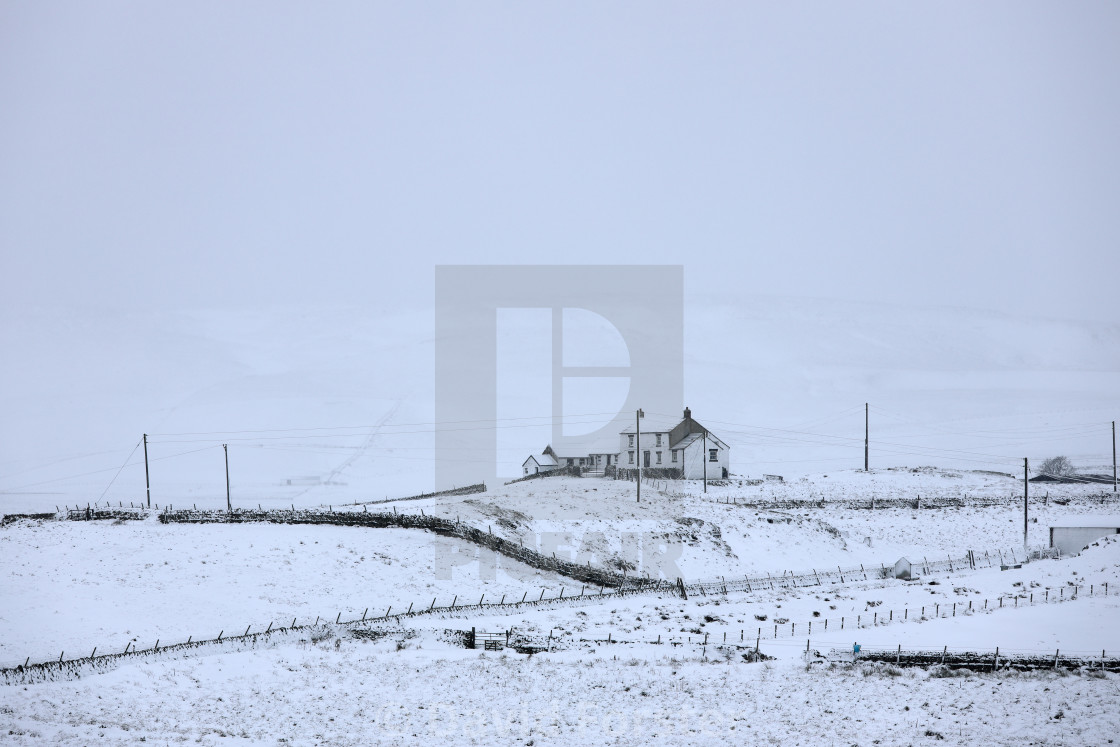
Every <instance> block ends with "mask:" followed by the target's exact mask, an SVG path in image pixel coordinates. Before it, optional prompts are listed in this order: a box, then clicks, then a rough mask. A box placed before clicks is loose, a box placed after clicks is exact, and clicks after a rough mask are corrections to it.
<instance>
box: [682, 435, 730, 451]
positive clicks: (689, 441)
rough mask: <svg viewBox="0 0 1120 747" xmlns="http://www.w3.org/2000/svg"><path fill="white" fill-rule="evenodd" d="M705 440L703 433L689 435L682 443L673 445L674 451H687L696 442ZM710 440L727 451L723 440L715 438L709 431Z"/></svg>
mask: <svg viewBox="0 0 1120 747" xmlns="http://www.w3.org/2000/svg"><path fill="white" fill-rule="evenodd" d="M703 438H704V434H703V433H689V434H688V435H687V436H685V437H684V438H682V439H681V440H680V441H677V442H676V443H675V444H673V448H674V449H686V448H688V447H689V446H691V445H692V444H693V443H694V442H696V441H699V440H701V439H703ZM708 440H709V441H711V442H713V443H715V444H716V445H717V446H722V447H723V448H725V449H726V448H727V444H725V443H724V442H723V441H722V440H721V439H719V438H717V437H716V436H715V434H713V433H712V432H711V431H708Z"/></svg>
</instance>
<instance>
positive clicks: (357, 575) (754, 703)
mask: <svg viewBox="0 0 1120 747" xmlns="http://www.w3.org/2000/svg"><path fill="white" fill-rule="evenodd" d="M954 474H959V475H960V476H959V477H954V478H944V477H940V476H930V474H928V473H926V476H925V478H923V479H927V480H933V479H954V480H956V481H958V482H959V483H960V484H962V485H964V486H965V488H966V489H967V490H968V491H970V494H973V491H975V493H983V492H985V491H987V492H988V493H990V494H993V495H1000V494H1002V493H1003V492H1006V491H1009V490H1010V489H1011V488H1012V486H1013V484H1014V480H1012V479H1010V478H1005V479H1004V480H1003V481H998V480H997V481H996V482H994V483H991V484H989V483H988V482H987V481H988V480H989V479H991V477H990V476H977V475H971V476H970V474H969V473H967V472H966V473H954ZM824 479H825V478H823V477H819V478H811V479H809V480H807V481H806V482H805V483H800V482H797V481H794V482H792V483H789V484H786V485H785V486H784V488H782V490H784V493H783V494H781V495H778V494H774V493H771V494H769V497H771V498H773V499H776V500H783V499H789V498H794V497H797V496H802V495H807V494H810V493H812V492H814V491H816V490H818V489H819V485H820V483H821V482H823V481H824ZM828 479H829V480H832V481H837V480H840V481H841V482H842V483H843V484H845V485H847V486H848V487H847V491H848V492H849V493H853V494H855V493H859V492H860V491H859V489H858V482H859V481H860V480H866V479H875V480H876V483H877V490H879V491H880V495H884V496H886V495H894V494H905V493H908V492H910V491H913V490H915V489H916V488H922V489H926V487H925V485H923V484H920V483H919V482H918V481H917V480H916V475H915V473H912V472H909V471H896V472H893V473H889V474H882V473H880V474H875V473H873V474H872V475H861V474H859V473H848V474H847V475H844V476H842V478H838V477H837V476H836V475H833V476H831V477H829V478H828ZM677 487H678V488H680V487H686V488H688V490H686V491H683V492H696V491H694V490H693V489H694V488H696V487H698V486H681V485H677ZM751 489H755V490H756V489H757V488H753V487H752V488H743V489H742V491H740V492H738V493H735V486H733V485H732V486H726V487H721V488H712V489H710V492H709V494H708V497H707V498H705V497H704V496H703V493H702V491H699V495H692V496H685V497H682V496H681V495H680V492H682V491H679V490H674V491H669V490H666V491H663V492H659V491H657V490H655V489H653V488H652V487H651V488H649V489H648V490H646V491H643V502H642V503H641V504H637V503H636V502H635V501H634V500H633V484H629V483H623V482H615V481H607V480H597V479H577V478H549V479H547V480H539V481H530V482H526V483H518V484H515V485H509V486H504V487H502V488H498V489H495V490H493V491H490V492H487V493H482V494H477V495H471V496H460V497H452V498H433V499H425V500H423V501H407V502H402V503H400V504H398V505H397V508H398V510H401V511H413V512H419V511H420V510H424V511H425V512H427V513H432V512H435V513H438V514H442V515H447V516H457V517H459V518H460V520H461V521H465V522H470V523H473V524H475V525H477V526H487V527H489V528H491V530H492V531H494V532H496V533H497V532H502V533H505V534H507V535H509V536H511V537H512V536H517V537H520V538H522V539H523V541H525V542H527V543H528V542H536V543H537V546H538V548H541V549H546V548H552V549H554V550H555V551H556V552H558V553H569V554H571V555H572V556H573V557H576V558H579V559H581V560H582V559H583V558H584V557H586V558H587V559H588V560H589V561H591V562H592V563H600V562H605V561H609V560H610V559H611V558H622V559H627V558H630V559H632V560H634V561H636V562H637V563H639V565H640V563H641V562H642V561H643V560H648V557H649V556H648V555H643V554H642V553H641V551H640V545H641V543H642V542H644V541H645V539H644V538H646V537H656V538H659V541H660V542H662V543H664V544H674V545H679V547H680V554H679V557H676V556H674V558H673V560H674V562H675V563H676V564H677V565H679V567H680V569H681V570H682V572H683V575H684V576H685V577H686V579H695V578H713V577H719V576H721V575H726V576H732V575H735V574H746V573H766V572H771V573H773V574H775V575H779V574H781V573H782V572H783V571H785V570H796V571H801V570H808V569H810V568H812V567H814V566H825V565H842V566H845V567H850V566H853V565H859V564H860V563H868V564H873V565H878V564H879V562H888V563H889V562H893V560H895V559H896V557H897V555H901V554H905V555H909V556H910V557H920V556H922V555H929V556H930V558H931V560H932V559H933V557H938V556H940V557H944V556H945V555H946V554H951V555H953V556H954V557H959V555H960V554H962V553H963V552H964V551H965V550H968V549H973V550H976V551H978V552H981V553H982V552H983V551H985V550H992V549H995V548H997V547H1002V548H1004V549H1006V550H1010V549H1011V548H1019V549H1021V545H1022V534H1021V532H1022V523H1021V522H1022V515H1021V510H1022V508H1021V503H1017V502H1013V501H1009V503H1008V505H1007V506H1006V507H1003V506H994V507H984V508H975V507H973V508H963V509H921V510H916V509H876V510H874V511H871V510H858V511H852V510H850V509H848V508H845V507H844V506H843V505H842V504H840V503H835V504H834V505H830V504H829V502H828V501H826V502H825V503H824V504H823V506H821V507H814V508H803V509H797V510H793V511H789V510H768V509H765V508H749V509H748V508H746V507H744V506H742V505H737V504H735V503H734V502H732V503H731V504H730V505H729V504H727V503H725V502H724V503H721V502H720V501H721V500H726V498H728V497H731V498H732V500H733V501H734V500H736V499H744V498H745V497H746V496H747V495H748V490H751ZM772 489H773V488H772ZM1098 492H1099V489H1096V490H1094V489H1090V488H1062V489H1059V490H1055V491H1054V496H1053V497H1054V498H1060V500H1062V501H1064V502H1066V505H1057V503H1056V502H1054V501H1051V502H1050V503H1049V504H1045V505H1037V506H1036V505H1034V504H1032V506H1031V511H1032V515H1034V516H1037V517H1038V519H1039V521H1038V523H1037V524H1034V523H1032V524H1031V525H1030V526H1031V532H1032V535H1031V541H1032V543H1033V542H1039V543H1041V542H1043V541H1044V539H1045V533H1046V531H1047V527H1048V526H1049V523H1050V521H1051V519H1056V518H1057V517H1059V516H1068V515H1071V514H1072V515H1076V514H1078V513H1093V514H1100V513H1102V512H1103V511H1107V510H1109V509H1110V508H1111V505H1106V506H1103V507H1102V506H1101V503H1100V500H1099V499H1098V498H1093V497H1089V496H1095V495H1096V494H1097V493H1098ZM1059 494H1060V495H1059ZM758 498H759V496H757V495H756V496H754V498H752V500H757V499H758ZM682 519H687V521H682ZM632 535H633V536H639V537H640V538H642V539H640V540H639V541H638V545H639V547H638V548H637V553H636V554H633V555H631V554H628V553H635V547H634V546H633V545H628V542H629V539H628V538H629V537H631V536H632ZM868 537H869V538H870V544H868V542H867V541H866V539H867V538H868ZM440 542H441V541H440V540H437V539H436V538H435V537H434V535H430V534H428V533H425V532H422V531H412V530H402V529H364V528H356V527H325V526H315V527H309V526H286V525H163V524H159V523H158V522H156V521H154V520H149V521H144V522H109V521H98V522H51V521H44V522H39V521H18V522H15V523H12V524H10V525H7V526H4V527H3V528H2V529H0V543H2V545H0V546H2V547H3V552H0V563H2V564H3V568H2V570H3V575H2V578H3V581H2V583H3V589H2V590H3V597H4V600H5V605H4V610H3V614H2V618H0V647H2V648H0V658H2V659H3V660H4V661H5V662H8V663H9V664H12V663H22V660H23V658H24V657H27V656H30V657H31V658H32V660H43V659H49V658H51V657H56V656H58V654H59V652H61V651H64V650H67V651H81V652H83V653H82V655H88V652H89V651H91V650H92V649H93V647H94V646H98V647H99V650H100V651H115V650H123V649H124V647H125V645H127V644H128V643H129V642H130V641H131V642H132V645H133V646H135V647H138V648H141V649H144V648H150V647H151V646H152V644H153V642H154V639H156V638H159V639H161V640H162V641H163V645H167V644H168V643H174V642H178V641H181V640H184V639H185V638H186V637H187V636H188V635H190V636H193V637H194V638H195V639H196V640H197V639H199V638H213V637H215V636H216V635H217V633H218V632H219V631H226V634H227V635H229V634H231V633H240V632H242V631H243V630H244V628H245V626H247V625H252V626H253V628H254V629H255V630H260V629H263V628H264V627H265V626H266V625H268V624H269V623H272V624H273V625H274V626H284V625H288V624H290V622H291V620H292V618H293V617H294V618H298V621H299V622H300V624H307V623H310V622H312V621H313V620H314V618H316V617H322V618H323V619H324V620H327V621H333V619H334V616H335V615H336V614H337V613H338V612H340V611H344V612H345V613H346V614H345V615H344V619H345V618H347V617H349V618H351V619H353V618H356V617H360V616H361V615H362V613H363V611H364V610H365V609H366V608H369V609H370V610H371V613H370V614H371V616H373V615H375V614H376V615H380V614H382V613H383V612H384V611H385V610H386V609H387V608H388V607H389V606H390V605H392V606H393V607H394V608H396V609H402V608H404V607H406V606H407V605H408V604H410V603H417V604H418V605H427V604H428V603H430V602H431V601H432V599H433V597H435V598H438V599H439V605H441V606H442V605H446V604H448V603H450V601H451V599H452V598H455V597H458V598H459V599H460V604H462V603H463V601H466V602H468V603H473V602H475V601H477V600H478V598H479V597H480V596H481V595H483V594H485V595H486V598H487V599H488V601H496V600H497V599H498V598H500V597H501V596H503V595H509V596H510V597H511V598H513V599H516V598H518V596H520V595H521V594H524V593H526V592H533V596H536V594H537V593H539V591H540V590H541V589H549V590H550V591H549V593H548V596H549V597H551V596H553V595H554V594H555V593H556V589H557V587H558V586H567V587H568V589H569V592H568V593H569V594H571V593H573V592H572V591H571V588H572V585H571V582H570V580H567V581H566V580H565V579H562V578H556V577H548V576H547V575H542V574H540V573H539V572H537V571H536V570H534V569H531V568H528V567H527V566H522V565H520V564H517V563H514V562H512V561H509V560H508V559H506V558H498V559H497V560H496V561H493V560H487V559H485V558H483V559H482V561H481V562H479V561H478V560H475V559H474V556H473V555H464V556H462V557H456V558H455V559H453V560H450V561H449V560H448V558H447V556H446V554H445V553H446V552H447V547H446V546H442V545H441V544H440ZM466 549H467V548H461V550H464V551H465V550H466ZM1105 584H1108V587H1109V588H1110V592H1109V595H1108V596H1105V595H1104V594H1103V593H1102V592H1103V590H1104V585H1105ZM1090 586H1092V592H1090V591H1089V587H1090ZM1075 589H1076V591H1077V593H1076V594H1075ZM1117 591H1120V542H1117V541H1110V540H1102V541H1101V542H1100V543H1099V544H1098V546H1094V547H1090V548H1089V549H1087V550H1086V551H1085V552H1084V553H1082V554H1081V555H1080V556H1077V557H1073V558H1066V559H1062V560H1041V561H1036V562H1032V563H1028V564H1026V565H1024V566H1023V567H1022V568H1018V569H1010V570H1007V571H1001V570H999V567H998V563H997V564H995V567H991V568H989V567H987V565H986V564H982V566H981V567H980V568H979V569H976V570H969V569H967V568H958V569H955V571H954V572H952V573H944V574H931V575H930V576H929V577H924V578H920V579H918V580H916V581H912V582H905V581H898V580H893V579H891V580H884V579H874V578H871V579H870V580H863V579H861V578H857V579H846V580H845V582H844V583H842V584H834V583H826V584H824V585H822V586H808V587H803V588H798V589H790V588H784V589H783V588H776V589H774V590H757V591H754V592H753V593H749V594H746V593H738V594H736V593H732V594H729V595H726V596H724V595H717V596H709V597H703V596H700V597H697V596H693V597H691V598H690V599H688V600H683V599H681V598H679V597H677V596H672V595H668V594H662V595H635V596H629V597H625V598H621V599H619V598H609V599H605V600H602V601H599V600H595V599H590V600H585V601H578V602H572V603H561V604H551V605H550V604H544V605H539V606H534V607H522V608H488V609H485V610H477V609H475V610H456V611H455V612H453V613H447V612H444V613H440V612H437V613H435V614H431V615H424V616H419V617H414V618H406V619H403V620H400V621H396V622H391V623H385V624H381V623H374V624H371V625H368V626H367V627H370V628H372V629H374V630H381V631H383V632H385V633H387V635H385V637H382V638H380V639H379V640H370V639H365V638H361V637H355V633H354V632H353V631H352V630H351V629H350V628H346V627H336V626H334V625H333V624H330V623H326V624H324V625H321V626H319V627H318V628H313V629H309V630H305V631H304V632H302V633H296V634H293V635H284V636H280V637H277V638H275V639H272V640H271V641H270V640H269V639H261V640H260V641H258V642H257V643H255V644H249V645H238V644H232V645H229V647H228V648H224V647H222V646H212V647H207V648H203V649H192V650H190V651H188V652H184V653H177V652H170V653H167V652H165V653H161V654H159V655H158V656H149V657H140V658H136V659H129V660H124V661H122V662H121V663H119V665H116V666H114V667H110V668H109V669H108V670H107V671H103V672H100V673H98V671H95V670H92V669H90V670H85V674H84V675H83V676H81V677H80V678H77V679H62V680H59V681H54V682H43V683H37V684H25V685H19V684H16V685H10V686H7V687H6V688H5V697H4V706H3V709H2V710H0V732H2V733H4V734H7V736H8V738H9V739H10V740H12V741H13V742H14V743H26V744H35V743H41V742H44V741H60V742H64V743H73V744H82V743H88V742H89V741H90V740H93V739H96V740H98V741H107V742H139V741H141V740H145V741H148V742H152V741H154V742H157V743H164V742H168V743H174V742H183V741H191V742H201V743H204V744H218V743H226V742H227V741H235V742H237V743H249V744H258V743H259V744H276V743H284V742H290V743H297V744H299V743H309V742H327V743H339V744H364V743H384V744H409V743H415V742H416V741H418V740H436V741H439V740H444V741H452V742H457V743H478V744H509V743H518V744H529V743H532V744H589V745H590V744H602V743H617V744H648V743H650V742H651V741H660V742H665V743H673V744H694V743H726V742H745V743H775V744H819V743H831V742H832V741H837V743H844V744H853V743H855V744H874V743H876V740H878V743H882V744H897V743H902V744H933V743H937V742H941V741H943V740H944V741H948V742H950V743H963V744H990V743H1002V744H1010V743H1036V744H1102V743H1107V742H1108V740H1109V739H1112V738H1115V736H1116V735H1117V734H1118V733H1120V716H1117V713H1118V711H1117V708H1118V706H1120V677H1118V676H1116V675H1114V674H1109V673H1105V674H1103V675H1098V674H1089V673H1084V672H1083V673H1080V674H1076V673H1075V674H1072V675H1070V674H1066V673H1062V672H1059V673H1052V672H1046V673H1036V674H1016V673H1009V672H1000V673H996V674H992V673H986V674H966V675H963V676H954V677H939V676H935V675H936V674H937V672H931V671H929V670H921V669H918V670H911V669H904V670H894V669H893V668H891V667H883V666H871V665H856V666H855V667H851V666H849V665H847V664H837V665H835V666H832V667H828V666H824V665H820V664H813V665H812V666H811V667H809V666H807V665H806V663H805V660H804V659H803V653H804V651H805V649H806V647H807V646H809V647H811V650H812V651H813V652H814V653H815V652H820V653H822V654H824V655H828V654H829V652H830V651H833V650H834V649H835V650H850V648H851V646H852V643H853V642H855V641H859V642H860V643H861V645H863V646H864V647H865V648H867V649H871V648H892V649H893V648H895V647H897V646H902V648H903V649H904V650H918V649H922V650H931V649H932V650H940V649H941V648H942V647H945V646H947V647H948V648H949V650H974V651H982V652H992V651H994V650H995V648H996V647H997V646H998V647H999V648H1000V650H1001V651H1002V652H1004V653H1005V654H1012V655H1014V654H1016V653H1023V654H1037V655H1042V654H1046V655H1051V654H1052V653H1053V652H1054V651H1055V650H1056V649H1061V650H1062V652H1063V653H1064V654H1068V655H1082V656H1096V655H1099V654H1100V653H1101V651H1102V650H1104V651H1112V652H1117V651H1120V596H1117ZM1032 595H1033V597H1032ZM1074 596H1076V598H1075V599H1071V598H1072V597H1074ZM1001 597H1002V598H1003V603H1002V604H1000V602H999V601H998V600H999V599H1000V598H1001ZM215 600H222V601H221V603H220V604H216V603H215ZM1055 600H1059V601H1055ZM970 602H971V608H970V606H969V603H970ZM954 604H955V605H956V608H957V611H956V613H955V614H953V613H952V612H951V611H952V610H953V609H954ZM826 621H827V628H826V627H825V626H826ZM857 621H858V622H857ZM882 621H887V622H886V623H885V624H878V625H876V624H874V623H875V622H880V623H882ZM810 623H812V628H810V626H809V624H810ZM856 625H858V626H859V627H855V628H854V626H856ZM358 627H359V629H360V628H362V627H363V626H358ZM472 628H476V629H477V630H479V631H484V632H500V631H506V630H511V631H512V632H513V634H514V636H515V638H518V637H519V638H522V639H526V640H530V641H533V642H535V643H536V644H537V645H542V646H544V647H545V648H546V649H549V650H548V651H545V652H542V653H538V654H534V655H532V656H528V655H525V654H519V653H515V652H514V651H512V650H511V649H507V650H505V651H502V652H481V651H471V650H466V649H463V648H461V647H460V646H459V644H457V643H455V642H454V641H455V638H454V636H452V635H449V634H448V631H451V630H458V631H463V630H470V629H472ZM608 640H609V641H610V642H609V643H608V642H607V641H608ZM725 641H726V645H725ZM756 641H758V645H759V647H760V649H761V651H762V652H763V653H764V654H767V655H768V656H773V657H776V658H774V659H773V660H771V661H767V662H763V663H748V662H746V661H743V658H742V654H743V652H744V651H745V650H747V649H748V648H751V647H753V646H754V645H755V643H756ZM66 658H70V654H67V657H66ZM155 693H158V696H157V695H155Z"/></svg>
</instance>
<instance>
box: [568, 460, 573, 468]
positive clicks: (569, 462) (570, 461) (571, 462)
mask: <svg viewBox="0 0 1120 747" xmlns="http://www.w3.org/2000/svg"><path fill="white" fill-rule="evenodd" d="M574 463H575V460H574V459H569V460H568V466H569V467H571V466H572V464H574Z"/></svg>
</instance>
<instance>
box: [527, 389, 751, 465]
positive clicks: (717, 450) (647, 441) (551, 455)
mask: <svg viewBox="0 0 1120 747" xmlns="http://www.w3.org/2000/svg"><path fill="white" fill-rule="evenodd" d="M641 424H642V430H641V434H640V435H641V438H640V439H639V438H637V437H636V436H637V435H638V434H637V433H636V431H635V429H634V426H628V427H626V428H624V429H623V430H622V432H621V433H619V436H618V437H619V450H618V452H617V453H614V454H611V453H608V452H605V451H604V452H594V453H591V454H582V455H581V454H557V453H556V452H555V451H554V450H553V448H552V446H546V447H545V449H544V451H543V452H542V453H541V454H540V455H533V456H531V457H529V458H528V459H526V460H525V461H524V462H523V463H522V465H521V473H522V476H527V475H535V474H538V473H541V472H551V471H553V470H556V469H561V468H568V467H571V468H578V469H579V471H580V473H581V474H585V475H604V474H608V473H612V472H613V469H619V470H632V469H637V468H638V460H639V459H640V460H641V464H642V469H643V470H649V474H658V472H660V474H661V475H663V476H665V477H683V478H684V479H686V480H703V479H704V478H705V477H706V478H707V479H709V480H720V479H723V478H726V477H727V475H728V465H729V456H730V447H728V445H727V444H726V443H724V441H723V440H722V439H721V438H719V437H718V436H716V435H715V434H713V433H712V432H711V431H709V430H708V429H707V428H705V427H704V426H702V425H700V423H698V422H696V421H695V420H693V419H692V411H691V410H689V409H688V408H687V407H686V408H685V409H684V417H683V418H682V419H680V420H678V419H676V418H665V417H660V418H659V417H653V416H650V417H645V418H642V420H641ZM639 441H640V443H641V448H640V449H639V448H638V443H639ZM612 468H613V469H612Z"/></svg>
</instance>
